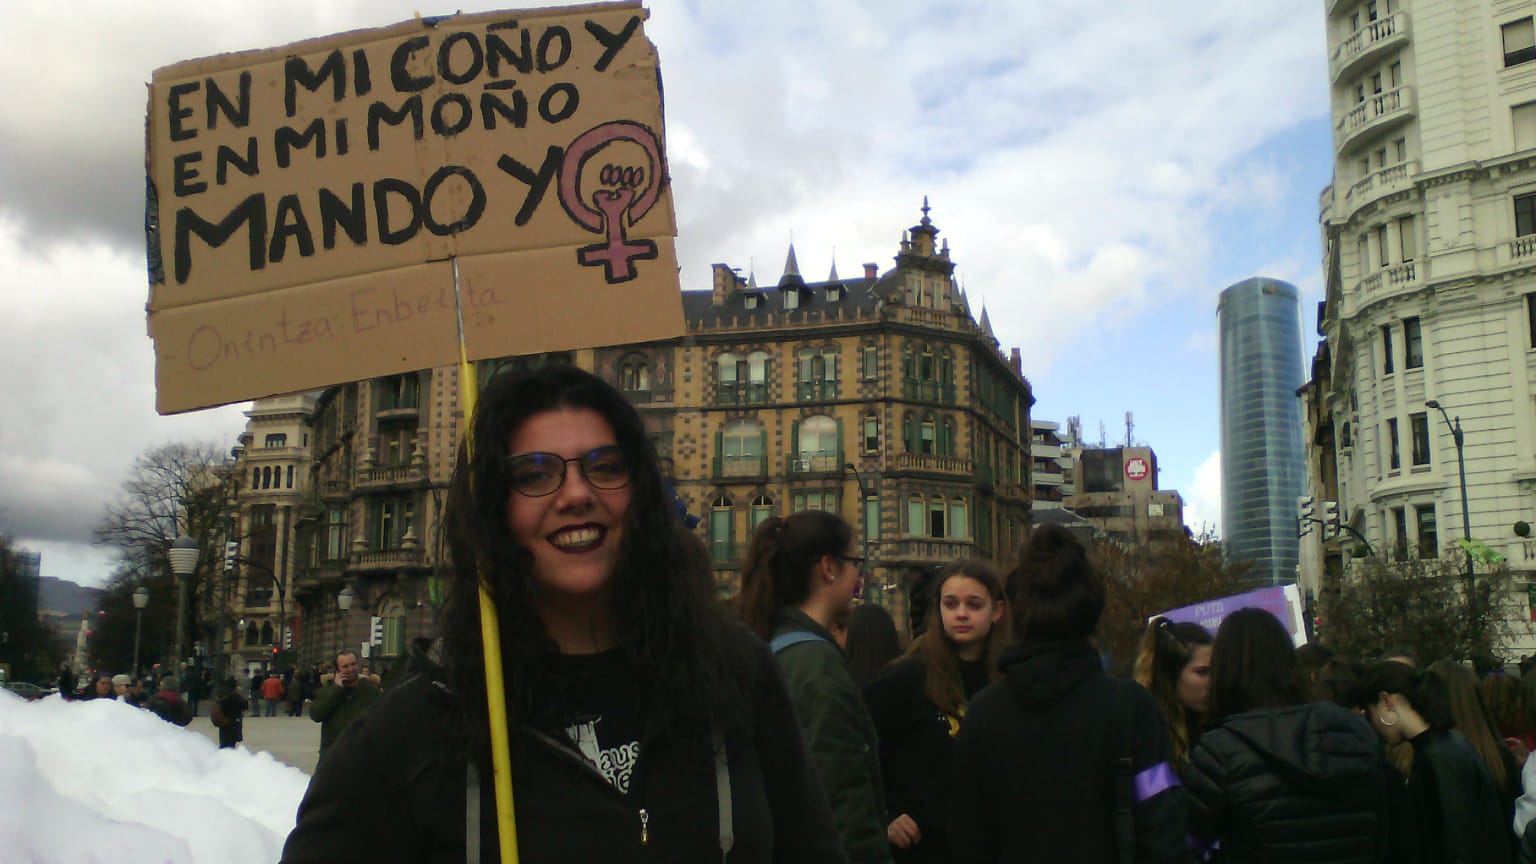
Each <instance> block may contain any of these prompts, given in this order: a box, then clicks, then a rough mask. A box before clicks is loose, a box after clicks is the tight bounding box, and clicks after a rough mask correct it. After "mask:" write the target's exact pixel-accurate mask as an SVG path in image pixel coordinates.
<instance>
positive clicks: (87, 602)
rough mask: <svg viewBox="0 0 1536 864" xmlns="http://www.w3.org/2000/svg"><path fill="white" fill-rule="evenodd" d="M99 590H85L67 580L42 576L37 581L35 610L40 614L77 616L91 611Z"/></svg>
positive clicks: (99, 593)
mask: <svg viewBox="0 0 1536 864" xmlns="http://www.w3.org/2000/svg"><path fill="white" fill-rule="evenodd" d="M99 596H101V589H100V588H87V587H85V586H84V585H79V584H76V583H74V582H71V581H69V580H68V579H59V578H57V577H54V576H44V577H42V578H40V579H39V580H38V593H37V608H38V610H39V611H42V612H57V613H61V614H64V615H71V616H77V615H79V614H80V613H81V612H85V611H87V610H89V609H93V608H95V606H96V598H97V597H99Z"/></svg>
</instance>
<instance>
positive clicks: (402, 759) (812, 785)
mask: <svg viewBox="0 0 1536 864" xmlns="http://www.w3.org/2000/svg"><path fill="white" fill-rule="evenodd" d="M472 443H473V447H472V452H473V453H474V457H473V459H466V458H465V457H464V455H463V454H464V453H465V452H466V451H468V450H470V449H471V448H467V447H466V448H463V449H461V451H460V454H461V455H460V460H459V464H458V466H457V469H456V470H455V473H454V477H453V482H452V487H451V489H450V492H449V496H448V502H447V512H446V514H445V527H444V533H445V539H446V542H447V544H448V549H449V552H450V554H451V557H452V560H453V562H454V563H453V565H452V568H451V572H450V573H449V579H450V589H449V597H448V601H447V603H446V605H445V607H444V609H443V619H442V625H441V626H442V634H443V638H442V640H441V645H440V649H441V650H440V652H439V654H438V656H437V657H436V658H427V657H426V656H419V657H417V658H416V671H417V673H418V674H416V675H414V676H412V677H409V678H407V679H406V680H405V681H404V682H402V683H401V684H400V685H398V686H397V687H396V688H394V689H393V690H390V691H388V692H386V693H385V695H384V696H383V698H381V699H380V700H379V702H378V703H377V704H376V705H375V706H374V707H373V708H371V709H369V711H368V712H367V713H366V714H364V715H363V716H362V717H360V718H358V720H356V721H354V722H353V724H352V725H351V726H349V727H348V728H347V734H346V735H344V736H343V737H342V738H341V739H340V740H339V741H338V742H337V743H336V744H335V746H334V747H333V748H332V749H331V750H329V751H327V753H326V757H325V759H324V761H322V762H321V763H320V765H319V768H318V770H317V771H316V774H315V779H314V782H313V783H312V785H311V787H310V790H309V793H308V794H307V795H306V796H305V800H304V803H303V804H302V805H301V807H300V809H299V823H298V826H297V827H296V828H295V829H294V832H293V834H292V835H291V836H290V837H289V839H288V844H287V847H286V848H285V850H284V857H283V860H284V861H285V862H300V861H305V862H307V861H315V862H321V861H324V862H333V861H359V862H362V861H367V862H376V861H413V862H414V861H449V860H453V861H462V860H488V859H487V857H486V856H487V855H493V854H494V850H495V849H496V838H495V831H496V828H495V825H496V820H495V818H494V813H495V810H494V801H493V800H492V799H493V798H494V795H493V794H492V785H491V782H490V780H491V776H492V775H491V760H490V755H489V753H490V741H489V721H488V719H487V716H488V713H487V697H486V686H485V679H484V662H483V659H482V657H481V647H480V617H479V608H478V595H479V590H480V587H479V586H480V583H481V580H484V582H485V583H486V585H487V587H488V588H489V589H490V593H491V595H492V596H493V598H494V602H495V604H496V609H497V614H498V615H499V617H500V621H501V633H502V662H503V667H504V669H505V677H506V680H505V689H506V699H507V706H506V707H507V714H508V718H509V725H510V730H509V731H510V733H511V739H512V742H511V743H512V748H511V749H512V785H513V790H514V800H513V806H514V811H515V814H516V824H517V826H518V828H519V836H518V840H519V842H518V848H519V854H520V858H521V860H522V861H525V862H541V861H609V860H630V859H633V858H634V857H636V856H637V855H644V856H646V857H654V858H655V860H660V861H702V860H711V859H715V860H719V859H724V860H729V861H732V862H767V861H784V862H789V861H831V860H838V859H839V858H840V852H839V850H838V847H837V838H836V835H835V833H834V832H833V829H832V821H831V814H830V812H829V810H828V807H827V803H826V798H825V796H824V794H823V793H822V791H821V788H820V786H819V784H818V783H817V780H816V777H815V774H814V772H813V771H812V769H811V768H810V765H809V763H808V761H807V759H806V755H805V747H804V744H802V742H801V739H800V733H799V729H798V726H797V725H796V722H795V716H794V711H793V708H792V706H791V704H790V701H789V696H788V694H787V692H786V691H785V687H784V682H783V679H782V678H781V677H780V676H779V675H778V674H777V672H776V670H775V668H774V665H773V661H772V659H771V657H770V656H769V653H768V649H767V647H766V646H764V645H763V644H762V643H761V642H760V641H758V640H757V639H754V638H753V637H752V636H751V635H750V634H749V633H747V632H746V631H745V630H743V629H742V628H740V627H739V626H736V625H735V624H733V623H731V622H730V621H729V620H728V619H727V618H726V617H725V615H724V613H723V611H722V610H721V609H720V608H719V607H718V605H717V604H716V603H715V601H714V592H713V590H712V587H711V574H710V570H709V564H708V559H707V557H706V556H705V553H704V549H703V546H702V544H701V543H700V541H699V540H698V538H696V537H693V536H691V535H690V534H689V533H688V532H687V530H686V529H685V528H684V527H683V525H682V522H681V520H680V519H679V518H678V516H677V511H676V509H675V508H674V507H672V506H671V505H672V502H671V500H670V498H669V497H668V495H667V493H666V492H665V489H666V486H665V483H664V480H663V477H662V475H661V471H660V468H659V467H658V465H657V462H656V458H655V456H654V454H653V453H652V451H651V447H650V444H649V442H648V439H647V437H646V435H645V428H644V425H643V424H642V422H641V420H640V417H639V415H638V414H637V413H636V411H635V409H634V407H633V406H631V405H630V404H629V402H628V401H626V400H625V398H624V397H623V395H622V394H620V393H619V392H618V391H617V390H616V389H614V388H613V387H611V386H609V385H608V384H607V383H606V382H604V381H602V380H600V379H598V378H596V377H594V376H592V375H590V374H588V373H586V372H583V371H581V370H579V369H576V368H574V367H571V366H568V365H563V364H549V365H546V366H544V367H542V368H539V369H536V370H531V371H517V372H509V373H506V374H504V375H501V376H498V377H496V378H495V379H493V380H492V381H491V382H490V383H489V384H488V385H487V386H486V388H485V390H484V392H483V393H482V394H481V397H480V404H479V409H478V410H477V412H476V414H475V418H474V422H473V429H472ZM358 812H366V813H368V814H370V816H371V817H372V818H371V819H370V823H371V824H370V826H369V827H368V828H367V829H366V830H363V831H359V830H357V829H356V822H355V814H357V813H358ZM700 814H714V816H713V817H709V816H704V817H702V818H701V815H700ZM471 853H479V857H478V858H476V857H475V855H473V854H471Z"/></svg>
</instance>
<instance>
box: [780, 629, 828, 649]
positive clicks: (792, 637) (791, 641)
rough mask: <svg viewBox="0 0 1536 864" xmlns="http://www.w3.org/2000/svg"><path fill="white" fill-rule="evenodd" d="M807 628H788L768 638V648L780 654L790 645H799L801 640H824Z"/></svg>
mask: <svg viewBox="0 0 1536 864" xmlns="http://www.w3.org/2000/svg"><path fill="white" fill-rule="evenodd" d="M825 641H826V640H825V639H823V638H821V637H820V636H817V635H816V634H815V633H812V632H811V631H809V630H789V631H786V632H784V633H780V634H779V635H777V636H775V637H773V638H772V639H769V640H768V648H769V650H771V651H772V652H773V653H775V654H780V653H782V652H783V651H784V649H785V648H788V647H789V646H791V645H799V644H800V643H801V642H825Z"/></svg>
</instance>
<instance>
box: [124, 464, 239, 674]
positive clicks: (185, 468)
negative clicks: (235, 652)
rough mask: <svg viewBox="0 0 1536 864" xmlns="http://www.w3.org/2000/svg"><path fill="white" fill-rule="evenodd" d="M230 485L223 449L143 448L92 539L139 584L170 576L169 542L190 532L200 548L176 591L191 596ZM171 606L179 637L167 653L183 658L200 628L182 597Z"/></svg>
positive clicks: (221, 530)
mask: <svg viewBox="0 0 1536 864" xmlns="http://www.w3.org/2000/svg"><path fill="white" fill-rule="evenodd" d="M236 483H238V478H237V477H235V476H234V474H233V472H229V471H227V470H225V468H224V454H223V451H222V450H221V449H220V448H219V447H217V446H215V445H213V444H185V443H173V444H166V445H163V446H160V447H156V448H153V449H151V450H148V451H145V452H144V453H143V454H142V455H140V456H139V458H138V459H137V460H135V462H134V465H133V470H132V471H131V472H130V473H129V475H128V478H127V479H126V480H124V481H123V487H122V492H121V493H120V494H119V496H118V498H117V500H115V501H114V502H112V503H111V504H109V505H108V506H107V509H106V513H105V514H104V515H103V516H102V520H101V522H100V523H99V524H98V525H97V526H96V532H95V533H96V542H97V543H98V544H100V545H105V546H115V547H117V549H118V551H119V560H120V563H119V568H118V570H119V574H120V575H121V577H122V580H123V581H124V582H126V583H128V584H130V585H137V584H142V583H144V582H147V581H151V579H152V577H154V578H155V579H158V577H160V576H161V575H163V574H169V573H170V558H169V554H168V553H169V551H170V546H171V541H173V540H175V539H176V538H177V537H178V536H181V535H183V534H185V535H186V536H188V537H191V538H192V539H193V540H194V541H196V542H197V548H198V551H199V557H198V563H197V568H196V570H195V571H194V572H193V574H192V576H191V577H190V578H189V579H188V580H187V581H186V583H185V585H179V586H178V592H180V591H185V596H186V597H197V596H198V595H199V593H200V591H199V589H200V586H201V585H202V583H203V581H204V580H206V579H208V578H209V577H210V575H211V574H214V573H215V572H216V567H217V566H218V561H219V559H220V557H221V556H222V554H223V550H222V548H221V540H222V537H223V536H224V535H225V534H226V533H227V532H228V526H229V520H230V519H231V518H232V517H233V515H234V512H235V510H234V501H235V495H234V484H236ZM167 601H168V602H173V601H171V598H167ZM175 608H177V610H178V618H177V620H176V621H175V625H176V626H175V632H176V634H177V636H176V637H175V638H174V639H173V642H172V645H171V652H170V653H171V655H172V656H173V657H175V658H183V657H186V656H187V652H186V647H187V646H186V645H185V644H184V643H185V635H184V634H186V633H192V632H197V629H198V628H197V623H196V621H195V620H194V619H195V618H196V612H195V610H194V609H193V608H191V605H190V604H188V603H186V602H184V601H183V602H182V603H180V604H178V605H177V606H176V607H175Z"/></svg>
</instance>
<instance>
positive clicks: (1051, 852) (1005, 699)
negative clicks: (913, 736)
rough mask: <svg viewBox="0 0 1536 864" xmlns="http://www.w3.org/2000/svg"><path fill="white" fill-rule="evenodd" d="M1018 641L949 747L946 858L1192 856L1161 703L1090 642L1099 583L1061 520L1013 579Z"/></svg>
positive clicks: (1025, 551)
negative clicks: (1114, 670) (1110, 667)
mask: <svg viewBox="0 0 1536 864" xmlns="http://www.w3.org/2000/svg"><path fill="white" fill-rule="evenodd" d="M1007 593H1008V608H1009V609H1010V610H1011V619H1012V620H1011V623H1012V629H1013V637H1014V645H1013V647H1011V648H1009V649H1008V650H1007V651H1005V652H1004V653H1003V655H1002V657H1001V658H999V661H998V665H999V667H1000V669H1001V671H1002V676H1003V677H1002V680H1001V681H999V682H998V683H997V684H996V686H992V687H988V688H987V689H985V690H983V691H982V692H981V693H979V694H977V696H976V698H975V699H974V700H972V702H971V704H970V707H969V709H968V710H967V712H966V715H965V723H964V725H962V726H961V727H960V735H959V737H958V738H957V739H956V741H955V771H954V776H953V777H952V778H951V780H950V820H951V821H950V829H949V846H950V860H951V861H952V862H955V864H972V862H977V864H979V862H994V861H1026V860H1027V861H1072V862H1088V864H1101V862H1102V864H1112V862H1120V861H1133V860H1134V861H1141V862H1148V861H1150V862H1168V861H1177V862H1186V861H1190V860H1192V853H1191V852H1190V849H1189V847H1188V846H1187V845H1186V844H1185V826H1184V818H1185V796H1184V790H1183V788H1182V787H1180V786H1179V780H1178V775H1177V774H1175V773H1174V771H1173V768H1172V766H1171V765H1170V764H1169V759H1170V758H1171V755H1172V753H1171V751H1170V748H1169V745H1168V732H1167V729H1166V728H1165V727H1164V725H1163V718H1162V714H1161V712H1159V711H1158V708H1157V702H1156V701H1155V700H1154V699H1153V698H1152V695H1151V694H1150V693H1148V692H1147V691H1146V690H1145V689H1144V688H1142V687H1140V686H1138V685H1137V684H1136V683H1135V682H1133V681H1122V680H1118V679H1114V678H1110V677H1109V676H1108V675H1105V674H1104V672H1103V667H1102V663H1101V661H1100V659H1099V655H1098V654H1097V653H1096V652H1095V651H1094V649H1093V647H1092V646H1091V645H1090V644H1089V641H1088V640H1089V637H1090V636H1091V635H1092V634H1093V632H1094V630H1095V628H1097V627H1098V623H1099V617H1100V616H1101V615H1102V614H1103V612H1104V582H1103V578H1102V577H1101V576H1100V575H1099V573H1098V572H1096V571H1095V570H1094V568H1093V566H1092V565H1091V564H1090V563H1089V561H1088V553H1087V550H1086V549H1085V548H1084V547H1083V545H1082V544H1081V543H1080V542H1078V541H1077V539H1076V538H1074V537H1073V536H1072V535H1071V534H1070V533H1069V532H1068V531H1066V530H1065V529H1063V528H1061V527H1060V526H1057V525H1044V526H1041V527H1039V528H1037V529H1035V532H1034V536H1033V537H1031V538H1030V540H1029V542H1028V543H1027V544H1026V545H1025V546H1024V547H1023V548H1022V549H1021V550H1020V552H1019V559H1018V562H1017V563H1016V564H1015V566H1014V568H1013V570H1012V572H1010V573H1009V574H1008V578H1007Z"/></svg>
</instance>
